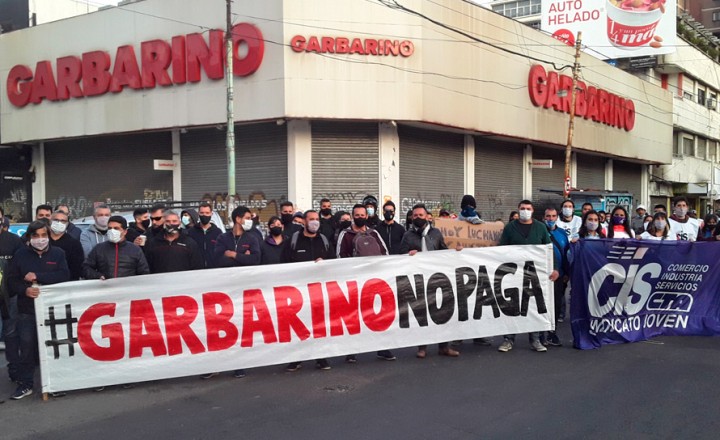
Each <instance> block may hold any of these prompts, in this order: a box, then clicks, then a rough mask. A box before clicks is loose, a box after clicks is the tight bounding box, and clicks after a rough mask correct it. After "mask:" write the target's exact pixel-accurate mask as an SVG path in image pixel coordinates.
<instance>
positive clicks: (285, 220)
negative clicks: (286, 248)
mask: <svg viewBox="0 0 720 440" xmlns="http://www.w3.org/2000/svg"><path fill="white" fill-rule="evenodd" d="M280 219H281V220H280V221H282V224H283V225H285V226H287V225H289V224H290V223H292V219H293V215H292V214H282V215H280Z"/></svg>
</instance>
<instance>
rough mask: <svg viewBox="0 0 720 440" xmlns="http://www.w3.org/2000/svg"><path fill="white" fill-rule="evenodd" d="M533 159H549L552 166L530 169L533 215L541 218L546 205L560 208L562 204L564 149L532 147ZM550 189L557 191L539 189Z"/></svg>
mask: <svg viewBox="0 0 720 440" xmlns="http://www.w3.org/2000/svg"><path fill="white" fill-rule="evenodd" d="M532 151H533V159H535V160H540V159H543V160H544V159H551V160H552V161H553V165H552V168H551V169H549V170H545V169H539V168H535V169H533V170H532V197H533V200H532V201H533V203H534V206H535V217H536V218H541V217H542V216H543V212H544V211H545V208H547V207H553V208H557V209H559V208H560V205H561V204H562V200H563V197H562V191H563V182H564V181H565V151H564V150H553V149H549V148H541V147H535V146H534V147H533V150H532ZM541 189H550V190H555V191H557V192H559V195H558V194H557V193H550V192H544V191H540V190H541Z"/></svg>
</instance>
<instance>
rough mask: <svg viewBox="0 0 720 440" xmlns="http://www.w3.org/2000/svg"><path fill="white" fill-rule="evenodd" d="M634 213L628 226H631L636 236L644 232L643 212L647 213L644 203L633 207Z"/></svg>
mask: <svg viewBox="0 0 720 440" xmlns="http://www.w3.org/2000/svg"><path fill="white" fill-rule="evenodd" d="M635 213H636V214H637V215H634V216H633V218H632V219H631V220H630V228H632V230H633V231H634V232H635V235H636V236H637V235H640V234H642V233H643V232H645V214H647V209H646V208H645V205H638V206H637V208H635Z"/></svg>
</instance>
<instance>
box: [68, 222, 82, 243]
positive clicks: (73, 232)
mask: <svg viewBox="0 0 720 440" xmlns="http://www.w3.org/2000/svg"><path fill="white" fill-rule="evenodd" d="M65 233H66V234H70V236H71V237H72V238H74V239H75V240H77V241H80V234H82V229H80V228H78V227H77V226H75V224H74V223H73V222H68V225H67V230H66V231H65Z"/></svg>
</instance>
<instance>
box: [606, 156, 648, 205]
mask: <svg viewBox="0 0 720 440" xmlns="http://www.w3.org/2000/svg"><path fill="white" fill-rule="evenodd" d="M640 167H641V165H638V164H635V163H630V162H621V161H619V160H614V161H613V191H615V192H624V191H627V192H629V193H631V194H632V196H633V202H632V203H633V205H634V204H636V201H637V200H640V197H641V196H642V178H641V172H640V171H641V169H640Z"/></svg>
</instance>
